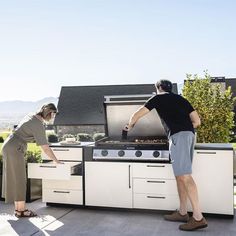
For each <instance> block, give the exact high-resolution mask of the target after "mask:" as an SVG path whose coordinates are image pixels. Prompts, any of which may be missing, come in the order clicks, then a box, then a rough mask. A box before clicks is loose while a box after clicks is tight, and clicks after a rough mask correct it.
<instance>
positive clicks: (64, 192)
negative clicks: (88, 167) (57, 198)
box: [53, 191, 70, 193]
mask: <svg viewBox="0 0 236 236" xmlns="http://www.w3.org/2000/svg"><path fill="white" fill-rule="evenodd" d="M53 192H54V193H70V191H53Z"/></svg>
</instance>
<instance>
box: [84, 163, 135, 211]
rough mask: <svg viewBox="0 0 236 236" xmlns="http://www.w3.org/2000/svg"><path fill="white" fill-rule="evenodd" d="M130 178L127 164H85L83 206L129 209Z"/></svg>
mask: <svg viewBox="0 0 236 236" xmlns="http://www.w3.org/2000/svg"><path fill="white" fill-rule="evenodd" d="M131 176H132V166H131V164H129V163H118V162H85V201H86V202H85V204H86V205H87V206H108V207H123V208H131V207H132V183H131V182H132V181H131Z"/></svg>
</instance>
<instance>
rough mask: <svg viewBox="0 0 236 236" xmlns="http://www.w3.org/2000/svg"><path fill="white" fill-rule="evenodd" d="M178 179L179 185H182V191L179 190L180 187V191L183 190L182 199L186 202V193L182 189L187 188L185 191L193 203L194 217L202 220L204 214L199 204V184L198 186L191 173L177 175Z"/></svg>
mask: <svg viewBox="0 0 236 236" xmlns="http://www.w3.org/2000/svg"><path fill="white" fill-rule="evenodd" d="M176 180H177V186H181V187H180V191H179V187H178V191H179V192H181V193H180V199H181V198H182V199H183V203H184V201H185V196H186V195H185V194H184V192H183V191H182V190H183V189H184V188H185V192H186V193H187V196H188V198H189V200H190V202H191V205H192V210H193V218H194V219H195V220H201V219H202V217H203V215H202V213H201V209H200V204H199V200H198V192H197V186H196V184H195V182H194V180H193V178H192V176H191V175H181V176H177V177H176ZM183 186H184V187H183ZM181 195H182V196H181ZM183 207H184V205H183ZM183 210H184V209H183Z"/></svg>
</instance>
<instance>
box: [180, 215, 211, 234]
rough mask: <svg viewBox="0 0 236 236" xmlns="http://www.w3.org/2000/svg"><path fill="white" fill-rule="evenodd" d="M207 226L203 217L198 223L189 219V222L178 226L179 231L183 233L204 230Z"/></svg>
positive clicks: (191, 218)
mask: <svg viewBox="0 0 236 236" xmlns="http://www.w3.org/2000/svg"><path fill="white" fill-rule="evenodd" d="M207 226H208V225H207V221H206V219H205V218H204V217H202V219H201V220H199V221H198V220H195V219H194V218H193V217H190V219H189V221H188V222H187V223H186V224H182V225H180V226H179V229H180V230H184V231H193V230H197V229H202V228H206V227H207Z"/></svg>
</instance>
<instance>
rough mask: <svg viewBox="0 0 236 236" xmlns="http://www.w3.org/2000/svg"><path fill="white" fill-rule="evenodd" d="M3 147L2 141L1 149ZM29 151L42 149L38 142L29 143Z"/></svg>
mask: <svg viewBox="0 0 236 236" xmlns="http://www.w3.org/2000/svg"><path fill="white" fill-rule="evenodd" d="M1 149H2V143H0V150H1ZM27 150H28V151H31V152H35V151H41V148H40V146H37V145H36V143H28V149H27Z"/></svg>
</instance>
